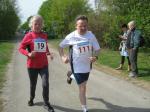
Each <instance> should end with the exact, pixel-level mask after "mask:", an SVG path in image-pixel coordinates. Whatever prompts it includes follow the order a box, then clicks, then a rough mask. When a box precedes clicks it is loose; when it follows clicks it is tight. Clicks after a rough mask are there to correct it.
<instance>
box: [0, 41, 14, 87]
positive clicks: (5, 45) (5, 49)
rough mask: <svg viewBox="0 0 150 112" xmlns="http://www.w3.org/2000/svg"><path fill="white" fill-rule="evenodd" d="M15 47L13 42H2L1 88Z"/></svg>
mask: <svg viewBox="0 0 150 112" xmlns="http://www.w3.org/2000/svg"><path fill="white" fill-rule="evenodd" d="M13 48H14V43H13V42H0V88H2V86H3V82H4V81H5V71H6V67H7V64H8V63H9V61H10V59H11V56H12V51H13Z"/></svg>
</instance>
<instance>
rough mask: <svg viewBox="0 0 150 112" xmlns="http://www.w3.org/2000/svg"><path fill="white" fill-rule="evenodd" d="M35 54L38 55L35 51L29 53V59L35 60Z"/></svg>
mask: <svg viewBox="0 0 150 112" xmlns="http://www.w3.org/2000/svg"><path fill="white" fill-rule="evenodd" d="M35 53H36V52H35V51H32V52H30V53H28V55H27V56H28V57H29V58H34V57H35Z"/></svg>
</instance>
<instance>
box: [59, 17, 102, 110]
mask: <svg viewBox="0 0 150 112" xmlns="http://www.w3.org/2000/svg"><path fill="white" fill-rule="evenodd" d="M87 27H88V18H87V17H86V16H84V15H80V16H78V17H77V18H76V30H75V31H73V32H71V33H70V34H68V35H67V36H66V37H65V39H64V40H63V41H62V42H61V43H60V45H59V46H60V48H59V53H60V56H61V59H62V61H63V62H64V63H68V62H69V61H70V63H71V72H72V73H73V75H74V77H75V80H76V82H77V84H78V87H79V99H80V103H81V107H82V110H83V112H88V109H87V104H86V85H87V81H88V78H89V74H90V71H91V63H93V62H95V61H96V60H97V57H98V53H99V51H100V46H99V44H98V42H97V39H96V37H95V36H94V34H93V33H92V32H91V31H88V29H87ZM70 46H71V49H72V51H71V56H70V57H71V58H69V57H68V56H67V55H65V54H64V48H65V47H70Z"/></svg>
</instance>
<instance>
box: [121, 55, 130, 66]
mask: <svg viewBox="0 0 150 112" xmlns="http://www.w3.org/2000/svg"><path fill="white" fill-rule="evenodd" d="M127 60H128V65H131V63H130V60H129V56H127ZM124 62H125V56H121V63H120V64H122V65H123V64H124Z"/></svg>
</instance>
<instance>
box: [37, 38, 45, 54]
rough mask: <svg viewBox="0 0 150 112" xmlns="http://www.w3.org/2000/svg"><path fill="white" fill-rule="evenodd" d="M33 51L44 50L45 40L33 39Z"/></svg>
mask: <svg viewBox="0 0 150 112" xmlns="http://www.w3.org/2000/svg"><path fill="white" fill-rule="evenodd" d="M34 51H36V52H46V41H45V40H44V39H40V38H38V39H35V40H34Z"/></svg>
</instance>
